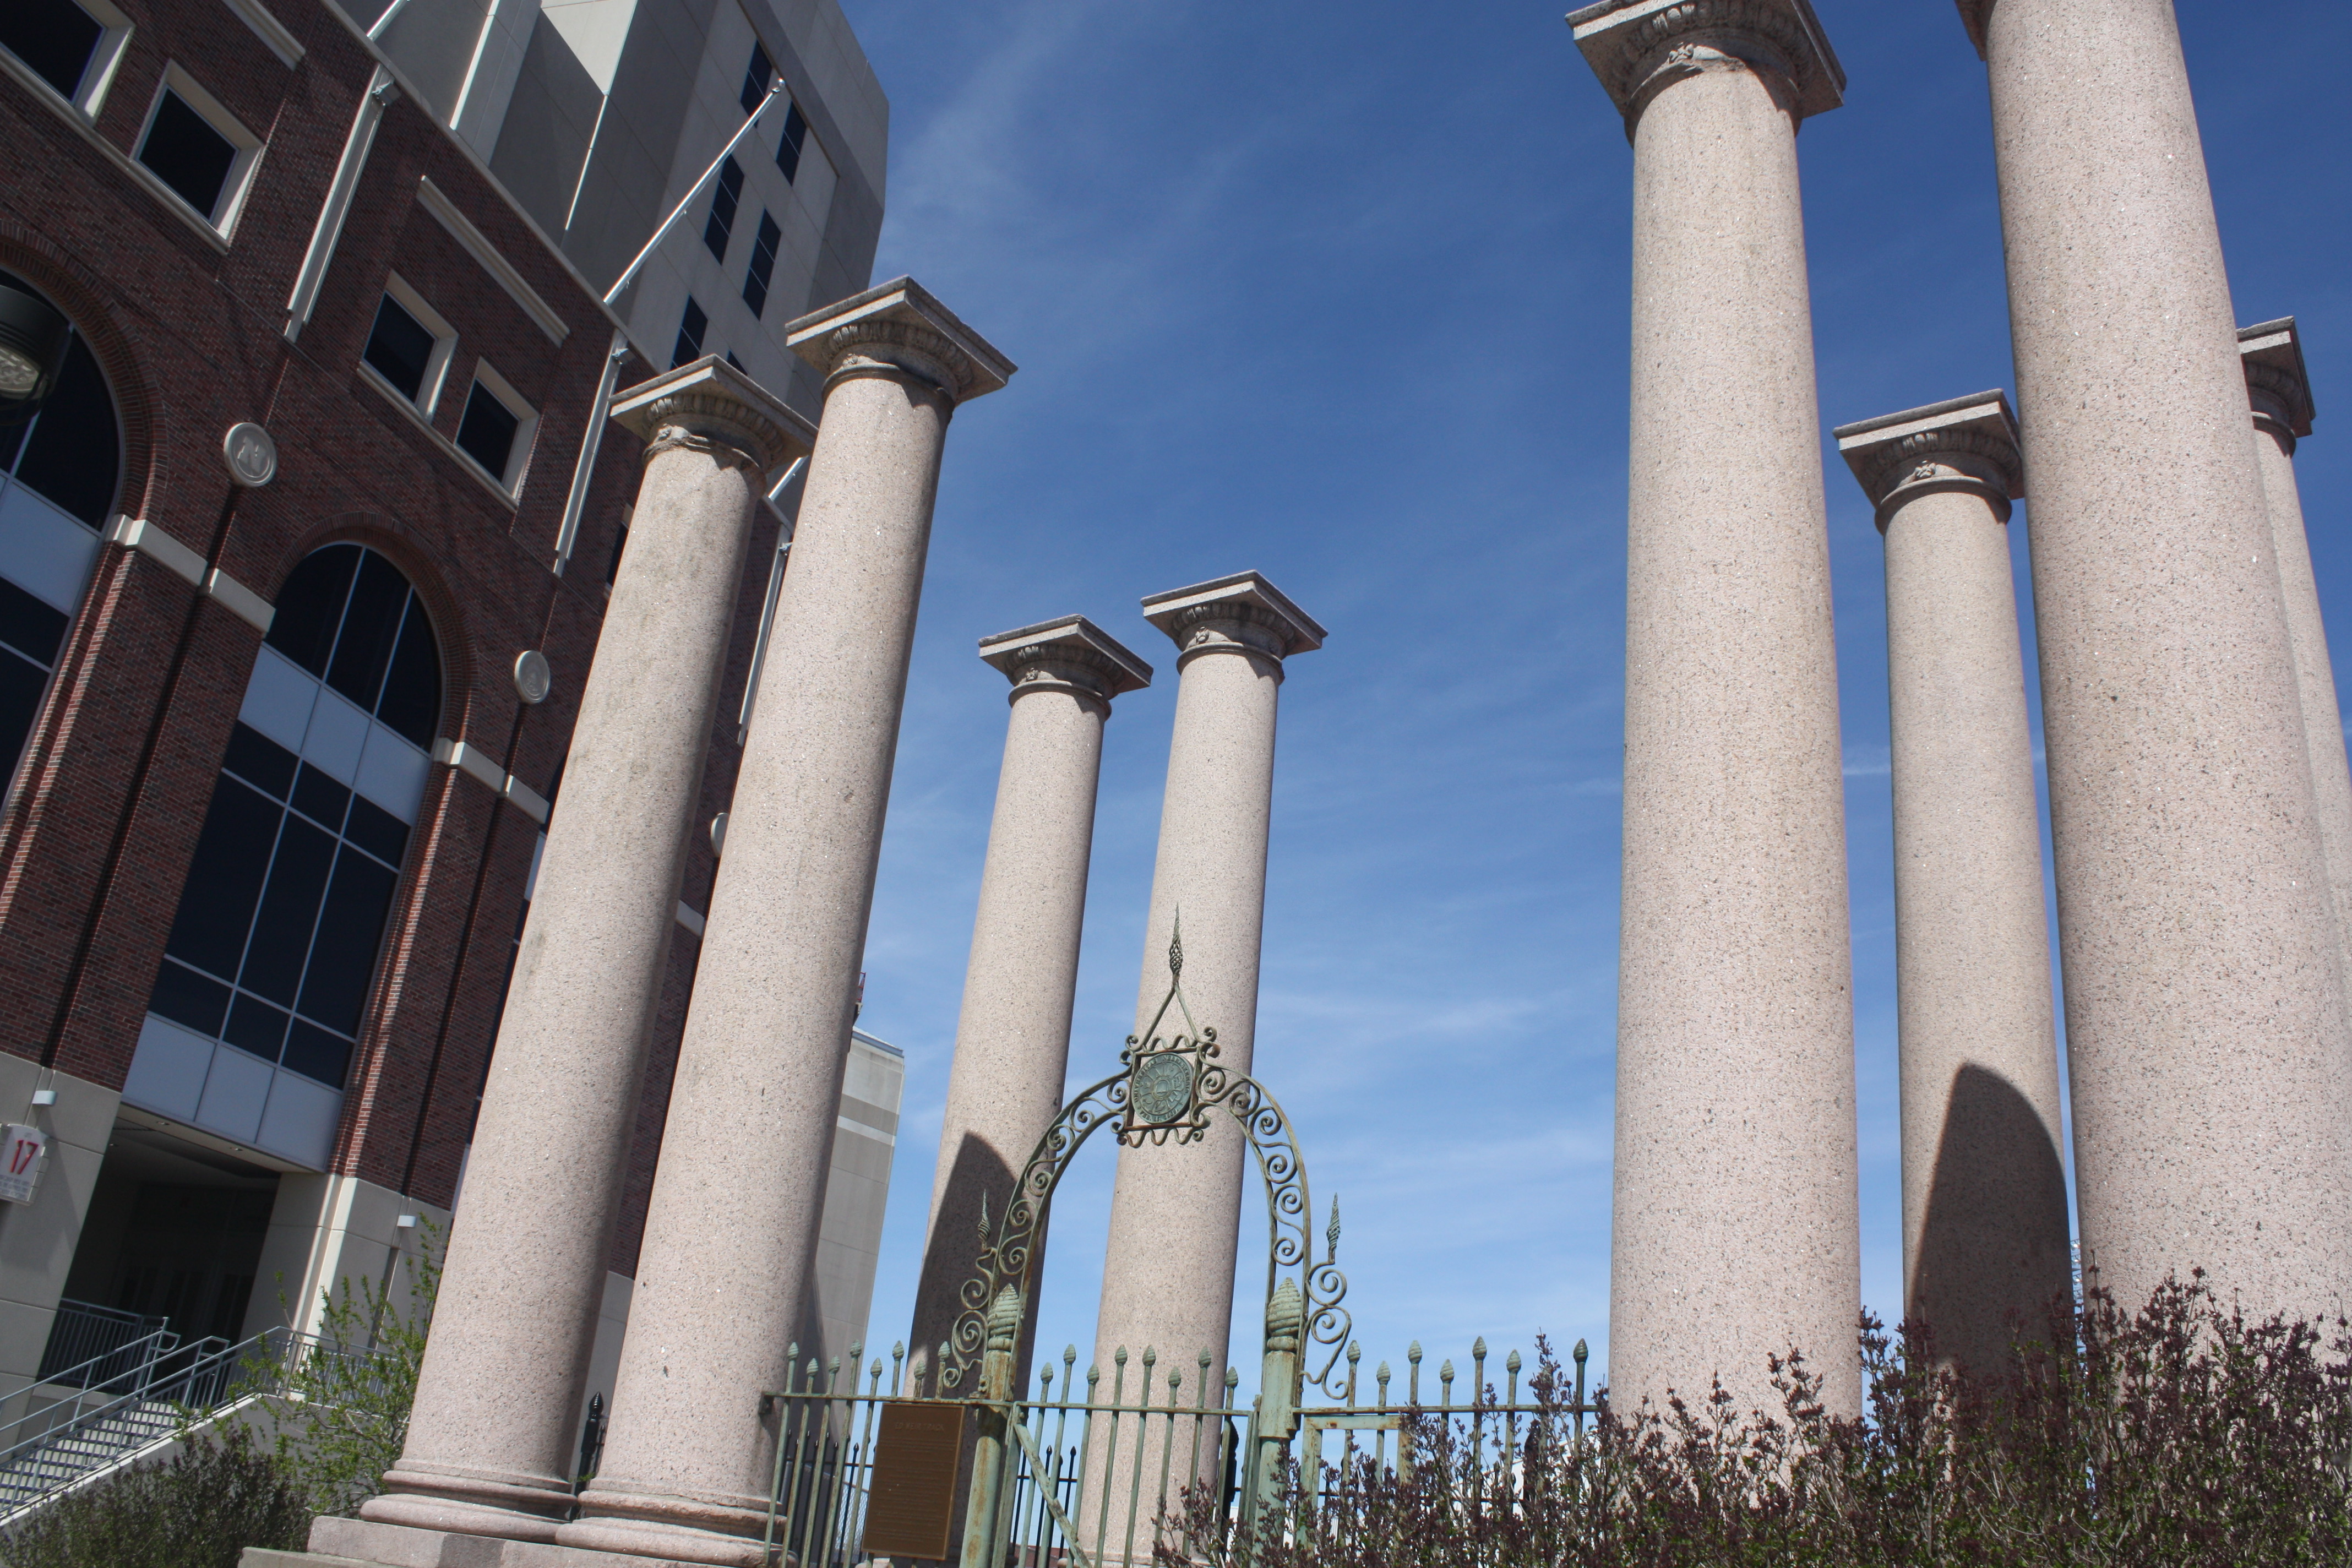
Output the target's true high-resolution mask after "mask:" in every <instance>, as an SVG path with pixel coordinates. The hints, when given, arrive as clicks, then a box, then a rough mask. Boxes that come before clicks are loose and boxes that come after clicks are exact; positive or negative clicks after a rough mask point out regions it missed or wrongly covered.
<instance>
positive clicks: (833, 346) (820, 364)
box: [784, 278, 1020, 403]
mask: <svg viewBox="0 0 2352 1568" xmlns="http://www.w3.org/2000/svg"><path fill="white" fill-rule="evenodd" d="M784 331H785V334H786V336H785V342H786V343H787V345H788V346H789V347H790V348H791V349H792V351H793V353H796V354H798V355H800V356H801V358H803V359H804V360H806V361H807V362H808V363H810V364H812V365H814V366H815V367H816V368H817V370H819V371H820V372H822V373H823V374H824V375H826V376H827V377H828V378H829V377H832V376H835V375H839V374H845V373H853V372H860V371H863V372H867V373H874V372H881V373H884V374H888V373H892V372H895V373H898V374H903V375H908V376H912V377H913V378H915V379H916V380H918V381H921V382H923V383H926V384H929V385H931V386H933V387H936V388H938V389H939V390H940V392H942V393H945V394H946V395H948V396H949V397H950V399H952V400H953V401H955V402H957V403H963V402H967V401H969V400H971V399H972V398H975V397H981V396H984V395H987V394H989V393H992V392H994V391H996V390H997V389H998V388H999V387H1001V386H1003V384H1005V383H1006V382H1007V381H1009V380H1011V379H1012V377H1013V372H1014V371H1015V370H1017V369H1018V368H1020V367H1019V366H1017V365H1015V364H1014V363H1013V362H1012V361H1011V360H1009V359H1006V358H1005V357H1004V355H1003V354H1002V353H999V352H998V351H997V349H996V347H995V345H993V344H992V343H991V342H989V341H988V340H987V339H986V338H983V337H982V336H981V335H980V334H979V333H978V332H975V331H972V330H971V328H970V327H967V326H965V325H964V324H963V322H962V321H959V320H958V319H957V318H956V315H955V312H954V311H952V310H949V309H948V308H947V307H946V306H945V305H942V304H940V302H939V301H938V300H935V299H933V298H932V297H931V294H930V292H929V290H928V289H925V288H924V287H923V286H922V285H921V284H919V283H918V282H916V281H915V280H914V279H911V278H897V279H892V280H891V281H889V282H887V283H884V284H882V285H880V286H879V287H877V288H873V289H867V290H866V292H865V293H863V294H856V295H852V296H851V297H850V298H848V299H846V300H840V301H839V302H837V303H835V304H831V305H827V306H826V307H825V308H824V309H823V310H812V311H810V312H809V313H808V314H807V315H805V316H802V317H800V318H799V319H798V320H796V321H793V322H792V323H791V324H790V325H788V326H787V327H786V328H785V329H784Z"/></svg>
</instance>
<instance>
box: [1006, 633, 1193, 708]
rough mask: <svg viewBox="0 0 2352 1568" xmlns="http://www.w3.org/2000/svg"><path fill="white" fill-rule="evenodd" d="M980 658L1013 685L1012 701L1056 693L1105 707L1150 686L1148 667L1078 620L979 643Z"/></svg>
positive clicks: (1123, 648)
mask: <svg viewBox="0 0 2352 1568" xmlns="http://www.w3.org/2000/svg"><path fill="white" fill-rule="evenodd" d="M980 657H981V659H982V662H984V663H986V664H988V665H990V666H992V667H993V668H996V669H997V670H999V671H1001V672H1002V673H1003V676H1004V678H1005V679H1008V680H1010V681H1012V682H1013V697H1015V698H1020V697H1024V696H1026V695H1028V694H1029V693H1030V692H1031V691H1033V690H1049V689H1069V690H1075V691H1076V692H1078V693H1080V694H1081V695H1084V696H1088V697H1097V698H1100V699H1102V700H1106V701H1108V700H1109V699H1111V698H1114V697H1119V696H1123V695H1125V694H1126V693H1128V692H1129V691H1139V690H1141V689H1143V688H1145V687H1147V686H1149V685H1150V684H1151V667H1150V665H1148V664H1146V663H1144V662H1143V661H1142V660H1141V659H1139V658H1136V657H1135V655H1134V654H1132V653H1130V652H1129V651H1128V649H1127V648H1125V647H1121V646H1120V645H1119V643H1118V640H1117V639H1115V638H1113V637H1111V636H1110V634H1109V633H1108V632H1106V631H1104V630H1103V629H1102V628H1101V627H1100V626H1097V625H1095V624H1094V623H1093V622H1092V621H1090V620H1088V619H1087V618H1086V616H1062V617H1060V618H1059V619H1058V620H1051V621H1040V622H1039V623H1038V624H1037V625H1035V626H1023V627H1021V628H1019V629H1018V630H1015V631H1009V632H999V633H998V634H997V635H996V636H994V637H982V638H981V639H980Z"/></svg>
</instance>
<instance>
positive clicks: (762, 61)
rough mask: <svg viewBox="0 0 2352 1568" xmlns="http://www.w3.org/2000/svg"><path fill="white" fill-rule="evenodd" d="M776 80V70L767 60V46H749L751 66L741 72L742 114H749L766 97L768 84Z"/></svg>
mask: <svg viewBox="0 0 2352 1568" xmlns="http://www.w3.org/2000/svg"><path fill="white" fill-rule="evenodd" d="M775 79H776V68H775V65H774V63H773V62H772V61H771V60H770V59H769V58H768V49H767V46H766V45H764V44H753V45H752V46H751V67H750V68H748V69H746V70H745V71H744V72H743V112H744V113H746V114H749V113H751V111H752V110H755V109H757V108H759V107H760V100H761V99H763V98H765V97H767V96H768V84H769V83H770V82H772V81H773V80H775Z"/></svg>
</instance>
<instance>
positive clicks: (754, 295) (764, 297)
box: [743, 212, 784, 316]
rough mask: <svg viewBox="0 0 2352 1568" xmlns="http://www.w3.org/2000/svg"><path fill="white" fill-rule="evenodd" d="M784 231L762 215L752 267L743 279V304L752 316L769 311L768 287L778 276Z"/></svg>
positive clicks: (772, 220) (754, 241)
mask: <svg viewBox="0 0 2352 1568" xmlns="http://www.w3.org/2000/svg"><path fill="white" fill-rule="evenodd" d="M783 237H784V231H783V230H782V229H780V228H778V227H777V226H776V220H775V219H774V218H772V217H770V216H768V215H767V214H766V213H764V212H762V213H761V215H760V232H759V234H758V236H757V237H755V238H754V239H753V240H752V242H751V270H750V271H749V272H747V273H745V274H744V277H743V303H745V304H746V305H749V306H751V314H753V315H755V316H757V315H761V314H763V313H764V312H765V311H766V310H767V309H768V285H769V284H770V283H771V282H772V281H773V279H774V278H775V276H776V247H777V245H778V244H780V243H781V242H782V239H783Z"/></svg>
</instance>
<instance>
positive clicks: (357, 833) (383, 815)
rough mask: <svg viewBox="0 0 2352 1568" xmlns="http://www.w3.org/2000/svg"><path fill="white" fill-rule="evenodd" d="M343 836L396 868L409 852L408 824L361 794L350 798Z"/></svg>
mask: <svg viewBox="0 0 2352 1568" xmlns="http://www.w3.org/2000/svg"><path fill="white" fill-rule="evenodd" d="M343 837H346V838H348V839H350V840H351V841H352V843H354V844H356V845H358V846H359V847H361V848H362V849H364V850H366V851H367V852H368V853H369V854H371V855H374V856H378V857H380V858H383V859H385V860H389V861H391V862H392V863H393V864H394V865H395V866H397V865H399V864H400V858H401V857H402V856H404V855H405V854H407V853H408V825H407V824H406V823H404V822H403V821H401V820H400V818H398V817H396V816H393V815H392V813H390V812H388V811H386V810H384V809H383V807H382V806H380V805H376V804H375V803H374V802H373V801H371V800H370V799H368V797H367V796H365V795H353V796H352V816H351V820H350V821H348V822H346V823H344V824H343Z"/></svg>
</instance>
